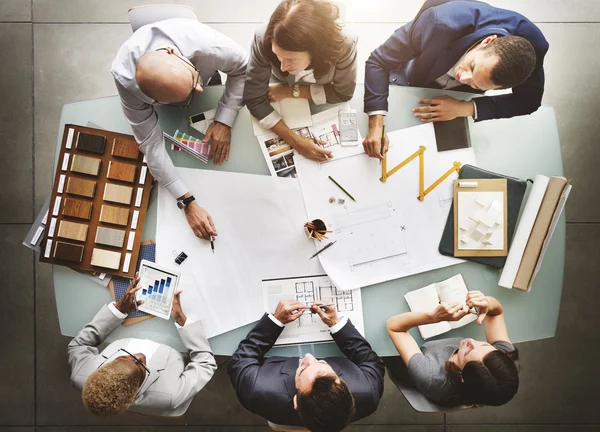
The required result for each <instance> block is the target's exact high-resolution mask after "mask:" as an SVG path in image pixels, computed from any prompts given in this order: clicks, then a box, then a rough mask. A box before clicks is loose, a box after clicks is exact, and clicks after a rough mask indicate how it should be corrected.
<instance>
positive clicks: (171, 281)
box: [136, 260, 181, 319]
mask: <svg viewBox="0 0 600 432" xmlns="http://www.w3.org/2000/svg"><path fill="white" fill-rule="evenodd" d="M180 277H181V273H178V272H176V271H173V270H171V269H168V268H166V267H162V266H159V265H158V264H156V263H153V262H151V261H148V260H142V262H141V263H140V285H141V287H142V289H140V290H139V291H138V292H137V293H136V300H143V303H142V304H141V305H139V306H138V309H139V310H141V311H142V312H146V313H149V314H151V315H155V316H157V317H160V318H163V319H169V318H170V317H171V308H172V306H173V296H174V294H175V292H176V290H177V285H178V284H179V278H180Z"/></svg>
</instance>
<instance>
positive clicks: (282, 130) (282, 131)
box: [271, 120, 298, 148]
mask: <svg viewBox="0 0 600 432" xmlns="http://www.w3.org/2000/svg"><path fill="white" fill-rule="evenodd" d="M271 130H272V131H273V133H275V134H277V136H278V137H279V138H281V139H282V140H284V141H285V142H286V143H288V144H289V145H290V146H292V148H295V144H296V139H297V138H298V135H296V134H295V133H294V131H293V130H291V129H290V128H289V127H288V125H286V124H285V123H284V122H283V120H279V121H278V122H277V124H276V125H275V126H273V128H271Z"/></svg>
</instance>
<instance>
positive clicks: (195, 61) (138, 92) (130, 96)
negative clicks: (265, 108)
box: [111, 18, 248, 240]
mask: <svg viewBox="0 0 600 432" xmlns="http://www.w3.org/2000/svg"><path fill="white" fill-rule="evenodd" d="M247 63H248V54H247V53H246V51H245V50H244V49H242V48H241V47H240V46H239V45H238V44H236V43H235V42H233V41H232V40H231V39H230V38H228V37H227V36H225V35H223V34H221V33H219V32H217V31H215V30H213V29H211V28H210V27H208V26H206V25H204V24H202V23H200V22H198V21H196V20H191V19H181V18H175V19H168V20H164V21H159V22H156V23H153V24H148V25H146V26H143V27H140V28H139V29H138V30H137V31H136V32H134V33H133V35H132V36H131V37H130V38H129V39H128V40H127V41H126V42H125V43H124V44H123V45H122V46H121V48H120V49H119V52H118V53H117V56H116V58H115V60H114V61H113V64H112V68H111V73H112V75H113V78H114V79H115V84H116V86H117V90H118V92H119V96H120V97H121V107H122V108H123V112H124V113H125V117H127V120H128V121H129V124H130V125H131V128H132V129H133V134H134V136H135V139H136V141H137V142H138V143H139V145H140V150H141V151H142V153H144V155H145V156H146V160H147V162H148V167H149V168H150V172H151V173H152V175H153V176H154V178H155V179H157V180H158V182H159V183H160V184H162V185H164V186H165V187H166V188H167V190H168V191H169V193H170V194H171V195H172V196H173V197H174V198H176V199H177V205H178V206H179V208H182V209H184V211H185V216H186V219H187V221H188V223H189V225H190V227H191V229H192V231H193V232H194V234H195V235H196V236H197V237H199V238H204V239H206V240H212V239H213V237H215V236H216V235H217V230H216V228H215V224H214V222H213V220H212V218H211V216H210V214H209V213H208V212H207V211H206V210H205V209H203V208H202V207H200V206H199V205H198V203H197V202H196V201H195V197H194V196H193V195H192V194H191V192H190V189H189V188H188V186H187V185H186V184H185V183H184V181H183V179H181V178H180V177H179V174H178V172H177V170H176V169H175V166H174V165H173V162H172V161H171V159H170V157H169V154H168V153H167V151H166V149H165V143H164V138H163V131H162V129H161V127H160V125H159V123H158V115H157V113H156V111H155V110H154V107H153V105H155V104H166V105H170V106H179V107H188V106H189V105H190V104H191V102H192V100H193V98H194V96H195V95H196V94H198V93H202V91H203V88H204V86H205V85H211V84H221V81H220V75H219V71H221V72H223V73H225V74H227V83H226V84H225V89H224V91H223V96H222V97H221V99H220V100H219V103H218V105H217V109H216V113H215V122H214V123H213V124H212V125H211V126H210V127H209V128H208V130H207V132H206V135H205V137H204V139H203V141H204V142H210V141H212V144H211V148H210V154H209V159H211V158H213V157H214V163H215V164H217V163H218V164H222V163H223V161H225V160H229V147H230V140H231V128H232V127H233V124H234V123H235V120H236V118H237V115H238V112H239V110H240V109H241V108H242V106H243V93H244V80H245V76H246V65H247Z"/></svg>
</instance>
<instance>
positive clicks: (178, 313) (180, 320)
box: [171, 290, 187, 327]
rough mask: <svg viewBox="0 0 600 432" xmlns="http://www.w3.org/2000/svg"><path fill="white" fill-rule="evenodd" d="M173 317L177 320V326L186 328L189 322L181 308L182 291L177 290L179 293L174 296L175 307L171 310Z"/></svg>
mask: <svg viewBox="0 0 600 432" xmlns="http://www.w3.org/2000/svg"><path fill="white" fill-rule="evenodd" d="M171 316H172V317H173V319H174V320H175V322H176V323H177V324H179V325H180V326H182V327H183V326H184V325H185V322H186V321H187V317H186V316H185V314H184V313H183V309H182V308H181V290H177V292H176V293H175V294H174V295H173V307H172V308H171Z"/></svg>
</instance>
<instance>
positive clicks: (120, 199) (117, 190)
mask: <svg viewBox="0 0 600 432" xmlns="http://www.w3.org/2000/svg"><path fill="white" fill-rule="evenodd" d="M132 192H133V188H131V187H129V186H122V185H118V184H114V183H106V185H105V186H104V197H103V198H104V201H110V202H116V203H120V204H130V203H131V193H132Z"/></svg>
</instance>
